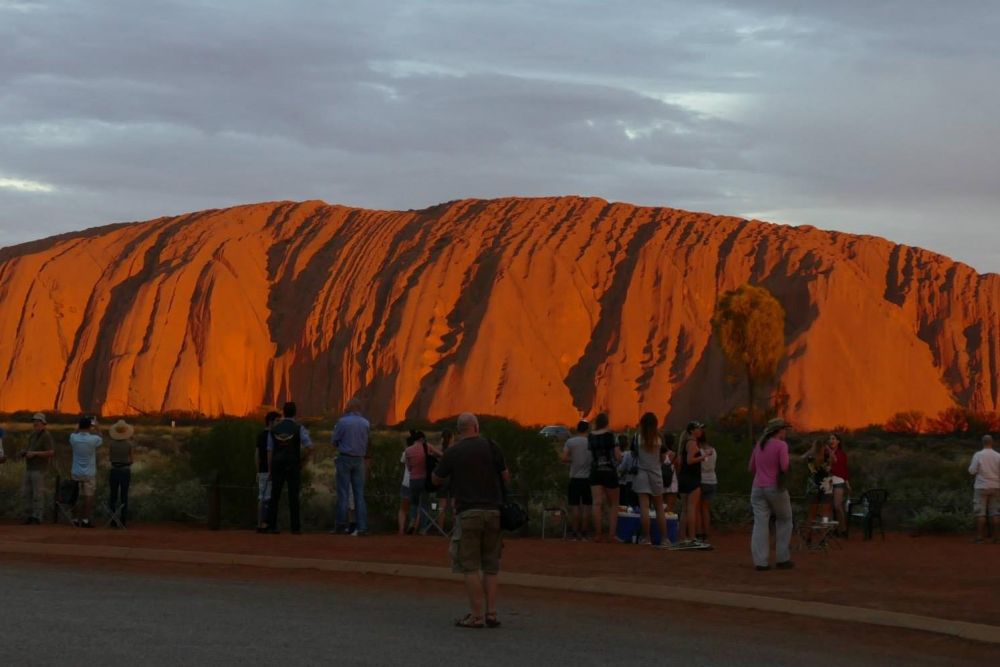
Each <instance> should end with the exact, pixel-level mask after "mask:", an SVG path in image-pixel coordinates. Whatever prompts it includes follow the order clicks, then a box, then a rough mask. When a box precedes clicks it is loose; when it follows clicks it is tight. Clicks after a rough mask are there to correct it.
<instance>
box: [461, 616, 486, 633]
mask: <svg viewBox="0 0 1000 667" xmlns="http://www.w3.org/2000/svg"><path fill="white" fill-rule="evenodd" d="M455 627H456V628H475V629H477V630H478V629H481V628H484V627H486V626H485V625H483V619H482V618H480V617H478V616H473V615H472V614H466V615H465V617H464V618H459V619H457V620H456V621H455Z"/></svg>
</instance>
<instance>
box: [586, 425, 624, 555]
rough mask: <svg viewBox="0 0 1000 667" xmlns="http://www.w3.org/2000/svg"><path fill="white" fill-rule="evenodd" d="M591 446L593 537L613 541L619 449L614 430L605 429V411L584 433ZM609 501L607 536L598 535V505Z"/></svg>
mask: <svg viewBox="0 0 1000 667" xmlns="http://www.w3.org/2000/svg"><path fill="white" fill-rule="evenodd" d="M587 446H588V448H589V449H590V492H591V495H592V496H593V499H594V541H596V542H614V541H615V540H617V539H618V538H617V535H616V530H617V528H618V463H619V462H620V461H621V459H622V450H621V448H620V447H619V446H618V439H617V438H616V437H615V434H614V433H612V432H611V431H609V430H608V415H607V414H606V413H603V412H602V413H601V414H599V415H597V419H595V420H594V430H593V431H591V432H590V433H589V434H588V435H587ZM605 500H606V501H607V503H608V508H609V510H608V536H607V538H602V536H601V506H602V504H603V501H605Z"/></svg>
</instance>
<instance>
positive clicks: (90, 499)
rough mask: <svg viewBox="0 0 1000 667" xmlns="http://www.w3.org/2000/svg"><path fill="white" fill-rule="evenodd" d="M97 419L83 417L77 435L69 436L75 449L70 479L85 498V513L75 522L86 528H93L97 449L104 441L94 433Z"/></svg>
mask: <svg viewBox="0 0 1000 667" xmlns="http://www.w3.org/2000/svg"><path fill="white" fill-rule="evenodd" d="M96 422H97V420H96V419H93V418H92V417H83V418H82V419H80V423H79V425H78V426H77V430H76V432H75V433H71V434H70V436H69V445H70V447H72V448H73V468H72V470H71V471H70V477H71V478H72V479H73V481H75V482H77V483H78V484H79V485H80V495H81V496H82V497H83V512H82V518H81V514H79V513H78V514H77V517H76V520H75V521H74V522H73V523H75V524H76V525H78V526H82V527H84V528H93V527H94V522H93V520H92V519H93V511H94V491H95V490H96V489H97V448H98V447H100V446H101V443H102V442H103V440H102V439H101V436H99V435H97V434H96V433H93V432H92V431H93V428H94V425H95V423H96Z"/></svg>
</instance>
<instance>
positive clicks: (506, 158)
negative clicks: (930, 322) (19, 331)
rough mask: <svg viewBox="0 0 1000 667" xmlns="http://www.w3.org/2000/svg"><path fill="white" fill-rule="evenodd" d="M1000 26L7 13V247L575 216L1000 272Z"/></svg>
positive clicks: (2, 78)
mask: <svg viewBox="0 0 1000 667" xmlns="http://www.w3.org/2000/svg"><path fill="white" fill-rule="evenodd" d="M997 34H1000V3H998V2H992V1H989V0H983V1H977V0H963V1H953V2H943V1H942V2H927V1H924V0H885V1H882V2H870V1H868V2H855V1H852V0H841V1H839V2H818V1H817V2H793V1H782V0H731V1H726V0H702V1H700V2H697V3H695V2H673V1H670V0H653V1H649V2H646V1H642V0H635V1H631V0H621V1H619V2H612V1H610V0H608V1H606V2H589V1H586V0H577V1H574V2H570V1H558V0H553V1H537V2H525V1H520V0H504V1H502V2H497V1H496V0H492V1H488V2H473V1H469V2H451V1H445V0H419V1H412V2H385V1H382V0H364V1H363V2H353V1H350V0H341V1H336V2H334V1H320V0H302V1H296V0H282V1H273V2H263V1H257V0H238V1H237V0H230V1H227V2H223V1H216V2H193V1H188V2H174V1H161V0H146V1H143V2H136V1H135V0H77V1H73V0H66V1H64V2H57V1H52V2H49V1H44V0H42V1H37V2H36V1H33V0H0V246H6V245H13V244H16V243H21V242H25V241H28V240H32V239H36V238H41V237H44V236H49V235H52V234H57V233H61V232H65V231H72V230H78V229H83V228H87V227H93V226H97V225H103V224H107V223H111V222H120V221H131V220H144V219H149V218H154V217H159V216H161V215H174V214H180V213H185V212H189V211H195V210H201V209H206V208H218V207H224V206H230V205H235V204H243V203H251V202H258V201H273V200H285V199H291V200H304V199H322V200H324V201H327V202H331V203H340V204H347V205H352V206H361V207H367V208H387V209H410V208H423V207H425V206H430V205H433V204H436V203H439V202H443V201H450V200H454V199H460V198H466V197H500V196H509V195H517V196H545V195H588V196H597V197H603V198H605V199H608V200H611V201H623V202H629V203H634V204H642V205H656V206H671V207H675V208H683V209H689V210H696V211H706V212H710V213H716V214H726V215H738V216H742V217H750V218H758V219H762V220H769V221H772V222H779V223H786V224H811V225H815V226H817V227H821V228H824V229H835V230H840V231H846V232H853V233H863V234H874V235H878V236H883V237H886V238H889V239H891V240H893V241H897V242H900V243H906V244H909V245H916V246H921V247H925V248H928V249H931V250H934V251H937V252H941V253H943V254H945V255H948V256H950V257H953V258H955V259H958V260H961V261H964V262H966V263H968V264H970V265H971V266H973V267H974V268H976V269H977V270H978V271H980V272H983V273H985V272H1000V243H997V241H998V240H1000V114H998V112H997V109H998V108H1000V86H998V85H997V82H998V72H1000V40H998V39H997V37H996V35H997Z"/></svg>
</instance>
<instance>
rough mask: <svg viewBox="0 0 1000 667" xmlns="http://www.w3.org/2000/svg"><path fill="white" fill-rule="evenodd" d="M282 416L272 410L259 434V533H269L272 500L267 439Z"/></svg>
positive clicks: (265, 418)
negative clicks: (269, 508) (268, 522)
mask: <svg viewBox="0 0 1000 667" xmlns="http://www.w3.org/2000/svg"><path fill="white" fill-rule="evenodd" d="M280 416H281V413H280V412H275V411H274V410H272V411H271V412H268V413H267V416H266V417H264V430H263V431H261V432H260V433H258V434H257V450H256V453H255V454H254V456H255V458H256V459H257V532H258V533H264V532H267V504H268V502H269V501H270V500H271V474H270V472H271V471H270V470H269V469H268V467H267V438H268V436H269V435H270V434H271V425H272V424H274V422H275V420H276V419H277V418H278V417H280Z"/></svg>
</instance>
